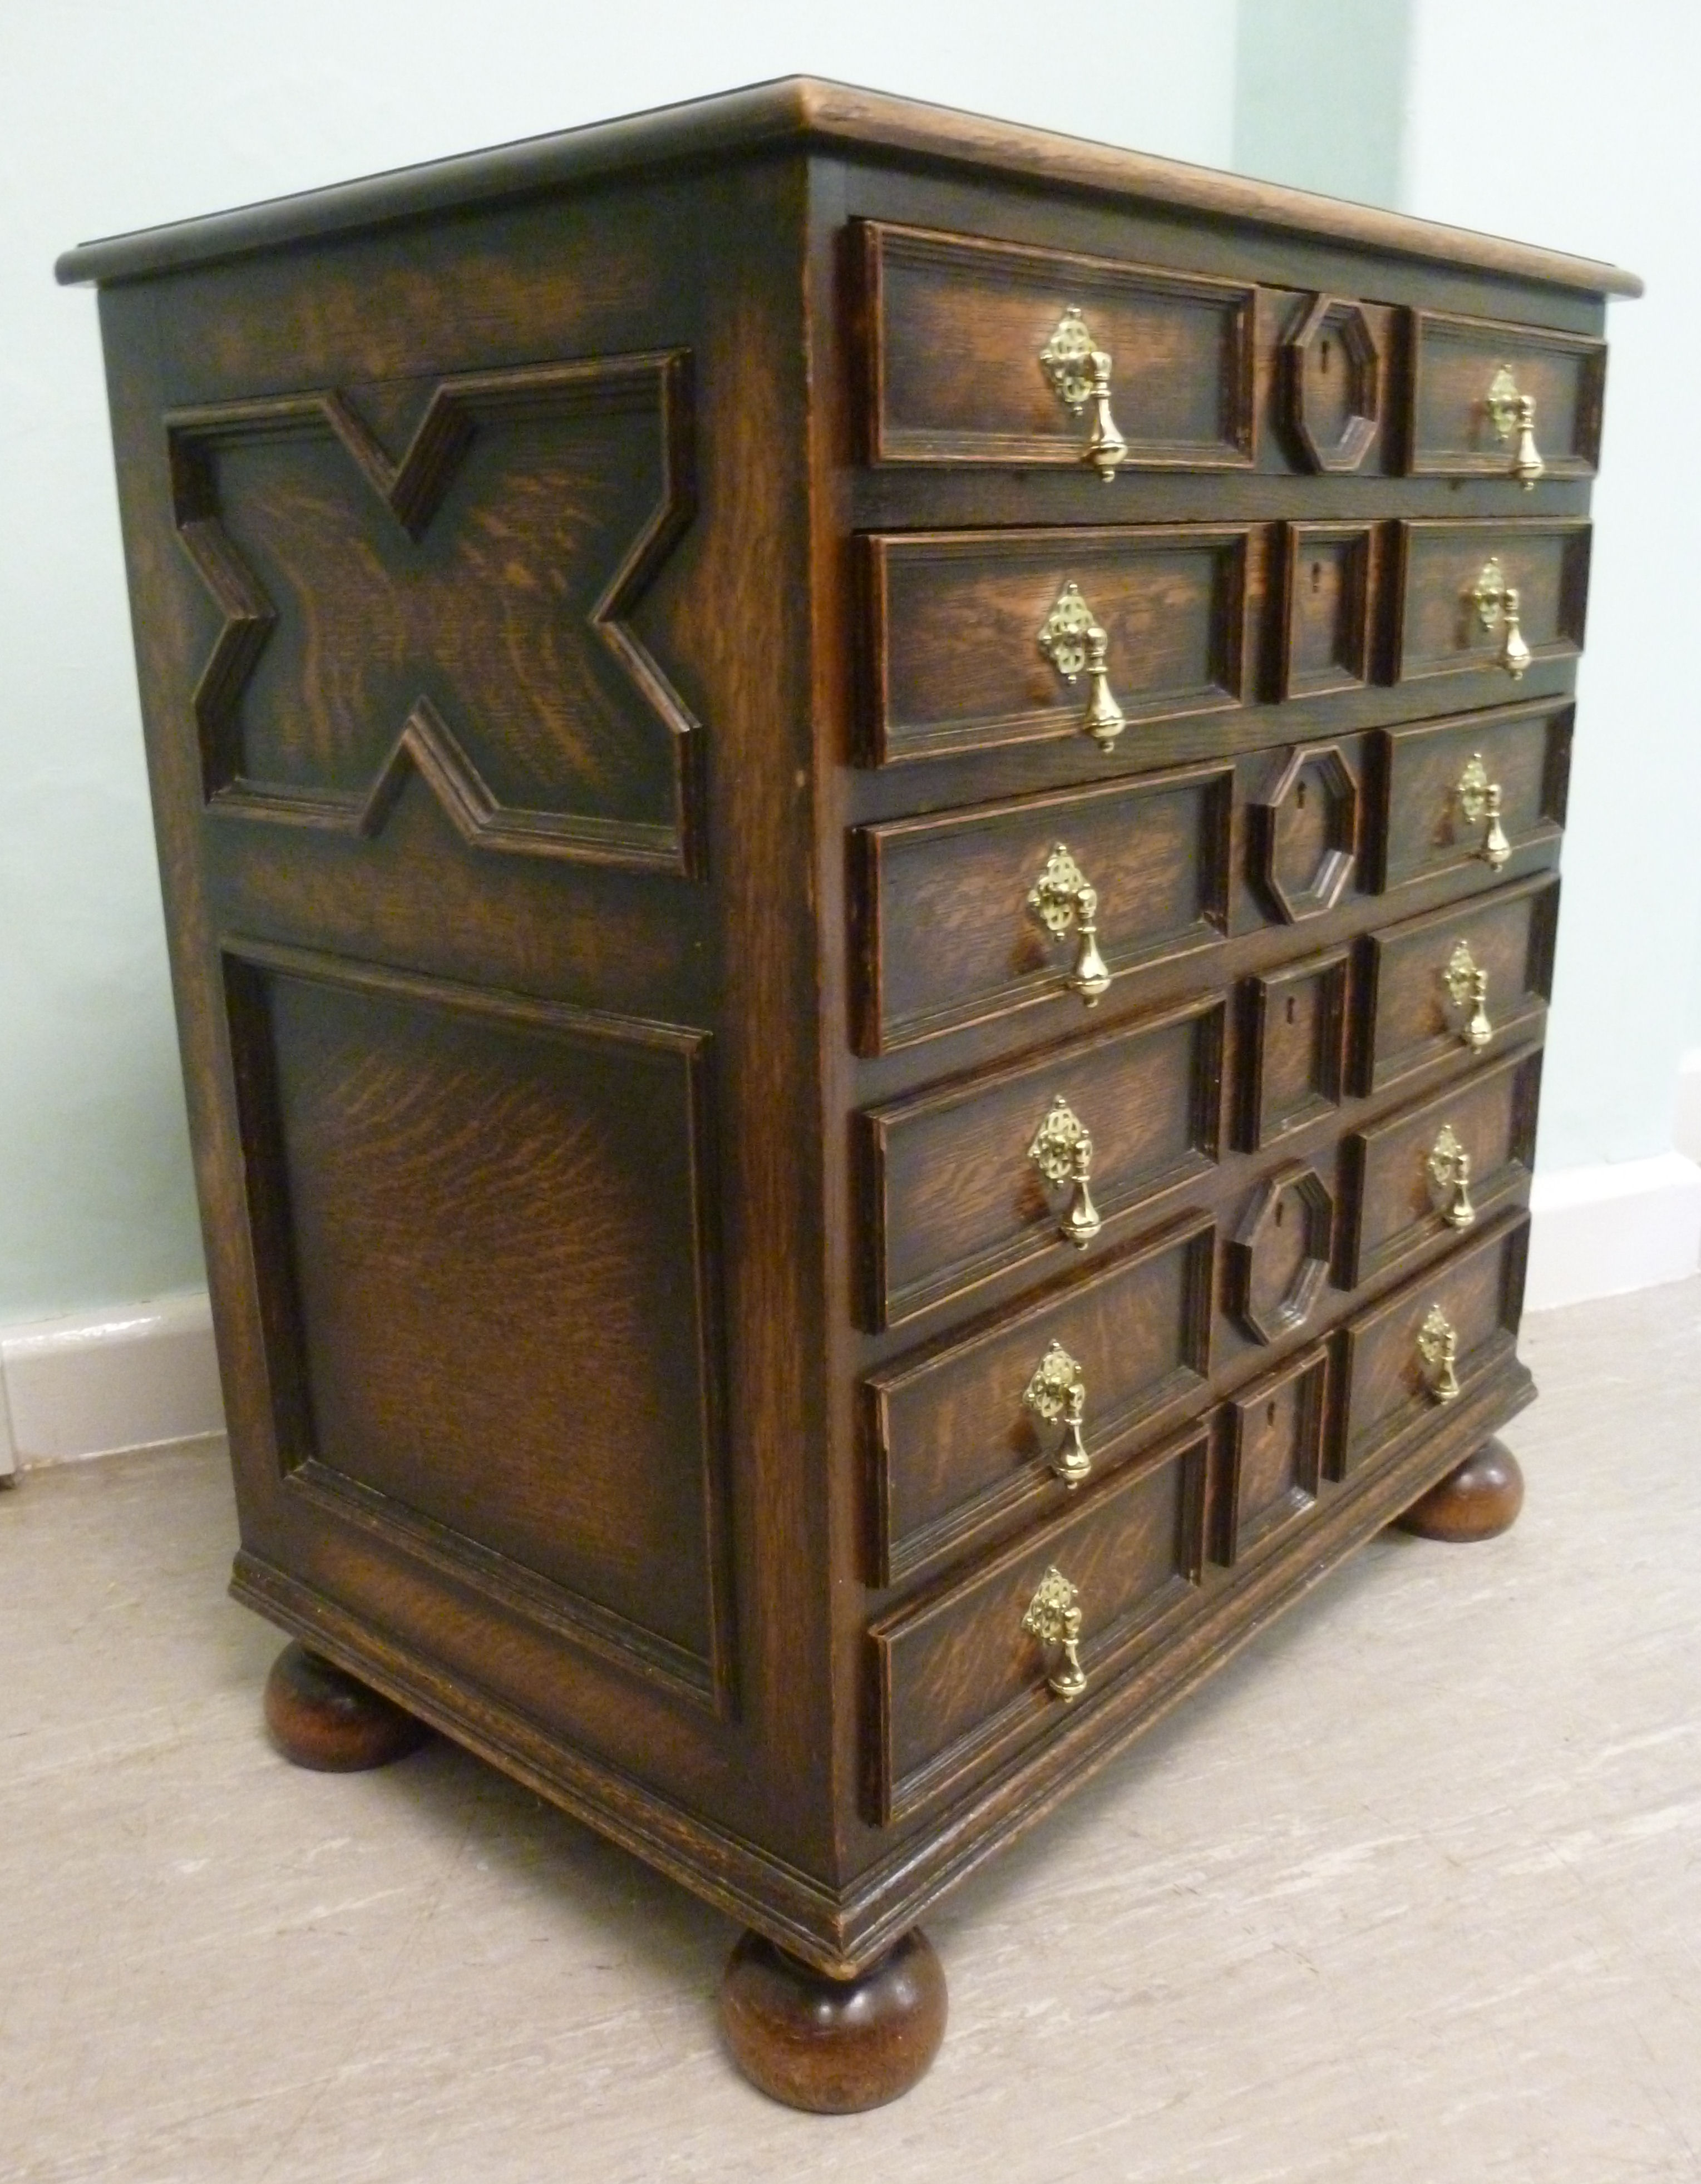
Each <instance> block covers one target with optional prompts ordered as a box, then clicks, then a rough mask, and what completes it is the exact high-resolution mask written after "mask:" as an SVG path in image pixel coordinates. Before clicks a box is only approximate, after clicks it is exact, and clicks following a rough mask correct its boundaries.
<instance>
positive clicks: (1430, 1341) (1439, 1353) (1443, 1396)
mask: <svg viewBox="0 0 1701 2184" xmlns="http://www.w3.org/2000/svg"><path fill="white" fill-rule="evenodd" d="M1418 1358H1419V1362H1420V1363H1421V1365H1422V1367H1423V1370H1424V1383H1425V1386H1426V1387H1427V1388H1428V1390H1429V1391H1430V1398H1431V1401H1433V1402H1437V1403H1450V1402H1452V1401H1453V1400H1454V1398H1455V1397H1456V1396H1458V1391H1459V1390H1458V1331H1457V1330H1456V1329H1455V1328H1454V1326H1453V1322H1452V1321H1451V1320H1450V1319H1449V1318H1447V1314H1446V1313H1445V1312H1443V1311H1442V1308H1441V1307H1440V1306H1439V1305H1438V1304H1432V1305H1431V1307H1430V1308H1429V1312H1428V1313H1427V1315H1426V1316H1425V1320H1424V1323H1423V1325H1422V1326H1421V1327H1420V1328H1419V1329H1418Z"/></svg>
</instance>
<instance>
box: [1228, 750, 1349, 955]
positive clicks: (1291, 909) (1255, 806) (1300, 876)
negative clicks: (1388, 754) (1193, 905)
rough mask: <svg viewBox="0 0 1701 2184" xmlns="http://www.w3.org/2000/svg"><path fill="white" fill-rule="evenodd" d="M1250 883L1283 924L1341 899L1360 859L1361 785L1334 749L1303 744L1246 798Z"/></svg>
mask: <svg viewBox="0 0 1701 2184" xmlns="http://www.w3.org/2000/svg"><path fill="white" fill-rule="evenodd" d="M1250 814H1251V818H1252V884H1253V885H1254V886H1255V887H1256V888H1257V889H1258V892H1259V894H1262V895H1263V898H1264V900H1265V902H1266V904H1267V905H1268V906H1269V909H1271V910H1272V911H1274V913H1275V915H1276V916H1277V917H1279V918H1280V919H1281V921H1282V922H1283V923H1284V924H1285V925H1297V924H1299V923H1300V922H1301V921H1302V919H1304V918H1308V917H1322V915H1323V913H1324V912H1325V911H1330V910H1333V909H1334V907H1335V905H1336V903H1337V902H1339V901H1340V900H1341V894H1342V893H1343V892H1344V890H1345V889H1346V886H1347V881H1348V880H1349V879H1351V878H1352V867H1353V865H1354V864H1355V862H1356V861H1357V844H1358V782H1357V781H1356V780H1355V778H1354V777H1353V773H1352V767H1351V766H1348V765H1347V760H1346V758H1345V757H1344V755H1342V753H1341V747H1340V745H1339V744H1299V745H1297V746H1296V748H1295V749H1292V750H1291V751H1289V752H1288V753H1287V754H1286V756H1285V757H1284V758H1282V759H1280V760H1279V761H1278V762H1277V766H1276V770H1275V772H1274V775H1273V776H1272V777H1271V778H1270V780H1269V783H1268V784H1267V786H1266V787H1265V788H1264V790H1263V794H1261V795H1258V796H1255V797H1253V798H1252V800H1251V805H1250Z"/></svg>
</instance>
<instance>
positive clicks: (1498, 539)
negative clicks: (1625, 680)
mask: <svg viewBox="0 0 1701 2184" xmlns="http://www.w3.org/2000/svg"><path fill="white" fill-rule="evenodd" d="M1399 539H1400V558H1399V565H1400V581H1399V600H1398V604H1399V631H1398V636H1397V639H1396V642H1395V648H1394V680H1395V681H1396V682H1413V681H1415V680H1417V679H1418V678H1419V677H1423V676H1426V675H1457V674H1461V673H1464V672H1468V671H1473V670H1475V671H1481V669H1483V668H1493V667H1494V666H1496V665H1497V662H1498V660H1499V655H1500V653H1501V649H1502V647H1503V643H1504V641H1505V634H1506V622H1505V617H1504V615H1503V611H1502V610H1500V609H1498V608H1497V606H1496V605H1495V604H1494V601H1493V599H1492V598H1491V597H1490V596H1489V594H1490V593H1492V592H1494V591H1496V590H1497V589H1500V588H1504V589H1508V590H1512V591H1515V592H1516V593H1517V594H1518V615H1519V627H1520V632H1521V634H1522V636H1523V639H1524V643H1525V645H1526V646H1527V647H1528V649H1529V653H1530V657H1531V660H1573V659H1575V658H1576V655H1578V653H1580V652H1581V650H1582V649H1583V614H1584V609H1585V606H1586V604H1587V599H1588V588H1589V526H1588V525H1587V523H1586V522H1584V521H1581V519H1577V520H1573V519H1570V518H1566V519H1563V520H1555V521H1548V522H1543V521H1539V520H1532V519H1526V520H1523V521H1518V520H1514V521H1506V522H1503V521H1469V522H1463V523H1434V522H1427V521H1425V522H1419V523H1402V524H1401V525H1400V526H1399Z"/></svg>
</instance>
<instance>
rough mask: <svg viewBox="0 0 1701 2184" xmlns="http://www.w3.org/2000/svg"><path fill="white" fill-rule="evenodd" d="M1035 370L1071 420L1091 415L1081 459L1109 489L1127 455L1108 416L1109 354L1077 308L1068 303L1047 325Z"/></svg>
mask: <svg viewBox="0 0 1701 2184" xmlns="http://www.w3.org/2000/svg"><path fill="white" fill-rule="evenodd" d="M1040 369H1041V370H1043V371H1044V373H1045V375H1046V378H1047V379H1048V380H1049V381H1050V382H1051V391H1052V393H1054V394H1055V395H1056V396H1057V399H1058V400H1059V401H1060V402H1061V403H1062V405H1063V407H1064V408H1065V409H1067V410H1068V412H1069V414H1070V415H1071V416H1073V417H1082V416H1085V415H1087V413H1088V412H1089V411H1090V412H1091V421H1090V423H1089V425H1088V426H1087V437H1086V444H1085V447H1083V448H1082V449H1081V460H1082V461H1083V462H1084V463H1090V464H1091V465H1092V466H1093V468H1094V469H1095V470H1096V471H1097V472H1098V474H1099V476H1101V478H1102V479H1103V480H1104V482H1105V483H1106V484H1107V485H1108V484H1109V483H1110V482H1111V480H1112V479H1113V477H1114V476H1116V473H1117V466H1118V464H1120V463H1121V462H1122V461H1123V460H1124V458H1125V457H1126V455H1127V454H1128V443H1127V441H1126V440H1124V437H1122V434H1121V433H1120V432H1118V430H1117V428H1116V420H1115V418H1114V417H1113V416H1112V415H1111V409H1110V375H1111V358H1110V352H1109V351H1108V350H1107V349H1102V348H1100V347H1099V346H1098V343H1096V341H1095V340H1094V339H1093V337H1092V334H1091V332H1090V330H1089V328H1088V326H1087V322H1086V320H1085V319H1084V318H1083V317H1082V316H1081V311H1080V306H1079V304H1070V305H1069V307H1068V309H1067V310H1066V311H1065V312H1064V314H1063V315H1062V318H1061V319H1059V320H1058V321H1057V325H1056V326H1053V327H1052V329H1051V339H1050V340H1049V341H1048V342H1047V343H1046V346H1045V347H1044V348H1042V349H1041V350H1040Z"/></svg>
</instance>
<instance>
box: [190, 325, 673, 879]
mask: <svg viewBox="0 0 1701 2184" xmlns="http://www.w3.org/2000/svg"><path fill="white" fill-rule="evenodd" d="M645 396H647V397H649V398H651V399H653V401H654V403H655V409H656V417H657V426H658V432H659V437H660V446H661V490H660V493H659V494H658V497H657V500H656V504H655V507H654V509H653V510H651V512H650V515H649V517H648V518H647V520H646V521H645V522H644V525H643V526H642V527H641V529H640V530H639V533H638V535H637V537H636V538H633V541H632V543H631V544H630V545H629V546H628V547H627V549H626V551H625V553H624V554H622V557H621V560H620V561H619V563H618V565H616V568H615V570H614V571H613V573H612V574H611V577H609V579H608V581H607V582H606V583H605V585H604V587H603V588H602V591H601V593H600V595H599V596H598V598H597V599H596V602H595V604H594V606H593V607H592V609H591V610H590V613H589V615H588V618H587V620H588V627H590V628H591V629H592V630H593V631H594V633H595V635H596V637H597V638H598V640H599V642H600V643H601V644H602V645H603V647H604V648H605V649H606V650H607V651H608V652H610V653H611V655H613V657H614V658H615V659H616V660H617V661H618V662H619V664H620V666H621V668H622V671H623V672H624V673H625V675H626V676H627V678H628V680H629V681H630V682H632V683H633V686H634V687H635V688H637V690H638V691H639V694H641V695H642V697H643V698H644V701H645V703H646V704H647V705H648V706H649V707H650V710H651V711H652V712H654V714H655V716H656V717H657V718H658V720H659V721H661V723H662V725H663V726H664V727H666V730H667V731H668V734H669V738H670V745H671V749H672V768H673V786H674V803H675V810H676V813H677V817H676V819H675V821H674V822H673V823H672V824H671V825H668V824H653V823H650V822H642V821H635V820H620V819H611V818H608V817H605V816H598V815H595V814H575V813H572V812H565V811H531V810H525V809H514V808H509V807H505V806H504V805H501V804H500V803H499V801H498V799H496V797H495V796H494V794H492V792H491V790H490V789H489V788H488V786H487V784H486V783H484V781H483V780H482V778H481V777H480V775H479V772H478V770H477V766H475V765H474V763H473V761H472V760H471V758H470V757H469V755H467V753H466V750H465V749H463V748H462V745H461V744H460V741H459V739H458V738H456V737H455V734H454V733H453V731H452V730H451V729H450V728H449V725H448V723H447V722H446V721H444V720H443V717H442V716H441V715H440V714H439V713H438V710H436V708H435V707H433V706H432V705H431V704H430V702H429V701H428V700H427V699H425V698H423V697H421V698H420V699H418V700H417V701H416V702H415V705H413V706H412V708H411V709H410V711H409V713H408V715H407V716H406V718H405V720H404V721H403V723H402V726H401V728H400V730H399V733H398V735H397V738H396V741H395V743H394V744H393V746H392V748H391V749H390V752H389V755H388V757H387V758H386V759H385V760H384V761H383V764H382V766H380V768H379V769H378V772H377V773H376V776H375V777H374V779H373V781H372V783H371V786H370V787H369V788H367V789H366V790H365V791H364V792H362V793H358V794H349V793H347V792H343V791H340V790H335V789H326V790H324V791H322V792H315V791H312V790H304V789H301V788H294V787H286V786H284V785H282V784H281V783H268V782H265V781H257V780H254V779H251V778H249V777H247V776H245V775H244V773H243V770H242V747H241V715H240V707H241V699H242V695H243V688H244V687H245V685H246V683H247V682H248V677H249V676H250V675H251V674H252V672H253V671H254V667H255V666H256V664H257V663H258V661H259V657H260V655H261V653H262V652H263V651H264V649H265V645H266V643H267V640H268V639H269V638H270V635H271V632H272V630H273V629H274V627H276V621H277V611H276V607H275V605H274V604H273V603H272V601H271V600H270V599H269V598H268V597H267V595H266V593H265V588H264V586H263V585H262V584H261V582H260V581H259V577H257V576H256V575H255V573H254V571H253V570H252V569H251V568H249V567H248V564H247V562H246V561H245V560H243V555H242V554H241V553H240V552H239V550H238V549H237V546H236V545H235V543H233V541H232V540H231V537H230V535H229V533H228V532H226V529H225V527H224V525H223V523H222V521H220V513H219V505H218V489H217V480H216V476H215V470H214V466H213V464H212V463H211V461H210V460H209V455H210V453H211V451H212V450H213V449H215V448H216V447H218V446H219V445H220V443H235V442H240V441H242V440H244V439H248V438H252V437H278V436H294V435H302V434H305V435H328V436H329V437H331V438H332V439H334V440H335V441H336V442H337V443H338V445H340V446H341V447H342V448H343V451H344V452H345V454H347V455H348V457H349V460H350V462H351V464H352V465H353V466H354V469H355V471H357V472H358V473H359V475H360V476H361V477H362V478H363V479H364V480H365V483H366V484H367V486H368V487H370V488H371V491H372V493H374V495H375V496H376V499H378V500H379V501H380V502H381V503H382V504H383V506H384V507H385V508H387V509H388V510H389V512H390V514H391V515H393V517H394V519H395V521H396V524H397V526H398V527H399V530H400V531H401V532H402V533H403V535H404V537H405V538H407V539H408V540H409V541H410V542H411V543H418V541H419V540H420V539H421V538H422V537H423V536H424V534H425V532H427V529H428V527H429V526H430V524H431V521H432V517H433V516H434V515H435V514H436V513H437V510H438V507H439V506H440V504H441V503H442V500H443V495H444V493H446V492H447V491H448V488H449V484H450V483H451V482H452V480H453V479H454V476H455V472H456V471H457V470H458V469H459V467H460V463H461V460H462V458H463V456H464V455H465V454H466V451H467V448H469V447H470V445H471V442H472V439H473V437H474V434H475V432H477V426H478V423H479V421H480V420H481V419H482V418H484V417H488V416H500V415H511V414H513V413H515V412H516V411H524V410H527V409H549V408H552V407H556V406H571V405H594V404H597V403H598V402H600V401H616V402H619V401H624V402H626V403H628V404H629V403H631V402H632V401H633V400H634V399H635V398H640V397H645ZM165 431H166V442H167V449H168V455H169V460H170V476H171V490H172V501H173V508H174V512H175V515H176V526H177V532H178V536H179V538H181V542H182V544H183V548H184V550H185V552H186V553H187V555H188V558H189V560H190V562H191V564H192V566H193V567H194V569H195V571H196V573H197V575H198V577H200V579H201V581H202V582H203V583H204V585H205V586H206V588H207V590H208V591H209V593H210V594H211V596H212V598H213V600H214V602H215V605H216V606H217V607H218V609H219V611H220V614H221V615H222V616H223V617H224V624H223V627H222V628H221V629H220V632H219V635H218V637H217V638H215V642H214V644H213V648H212V650H211V652H210V653H209V655H208V658H207V660H206V663H205V665H204V667H203V669H202V671H201V674H200V677H199V678H198V681H197V682H196V684H195V688H194V690H193V693H192V697H191V699H190V704H191V708H192V711H193V714H194V718H195V722H196V727H197V730H198V736H199V741H200V749H201V767H202V780H203V793H204V796H205V799H206V801H207V804H208V806H209V809H210V810H211V811H215V812H219V813H222V814H226V815H230V816H239V817H243V818H247V819H259V820H270V821H276V822H282V823H284V824H287V825H295V826H306V827H326V828H330V829H332V830H334V831H336V832H338V833H351V834H354V835H356V836H358V837H361V838H367V837H371V836H372V835H374V834H376V833H378V832H380V831H381V830H382V827H383V824H384V822H385V820H386V819H387V818H388V816H389V812H390V811H391V809H392V807H393V804H394V802H395V799H396V796H397V794H399V790H400V788H401V787H402V784H403V783H404V779H405V777H406V775H407V773H408V772H409V771H410V770H412V771H415V772H417V773H418V774H419V776H420V777H421V780H423V781H424V782H425V783H426V784H427V787H428V788H430V789H431V790H432V794H434V795H435V796H436V797H437V799H438V802H439V803H440V804H441V805H442V806H443V810H444V811H445V812H446V813H447V815H448V816H449V819H450V821H451V822H453V824H454V826H455V829H456V831H457V832H458V833H460V836H461V838H462V839H463V840H464V841H466V843H468V844H469V845H471V846H472V847H474V848H477V849H484V850H495V851H499V852H506V853H510V854H517V855H529V856H544V857H562V858H568V859H572V860H575V861H586V862H590V863H600V864H615V865H630V866H638V867H639V868H641V869H655V868H660V869H662V870H666V871H671V872H695V871H696V870H697V869H699V867H700V861H701V840H700V835H701V815H700V811H698V809H697V806H698V804H699V802H700V797H699V795H698V794H697V789H696V783H697V772H698V766H699V763H700V761H699V759H698V755H697V751H696V748H695V746H696V744H698V743H699V742H700V738H701V734H702V731H701V728H700V726H699V724H698V722H697V721H695V720H694V717H693V716H692V715H691V713H690V711H689V708H688V707H687V706H686V705H685V703H684V701H683V699H681V698H680V696H679V695H678V692H677V691H676V690H675V689H674V688H673V687H672V684H671V683H670V682H668V680H667V678H666V676H665V675H664V674H663V673H662V671H661V668H660V667H659V666H657V664H656V662H655V660H654V659H653V658H652V657H651V656H650V653H649V651H648V650H647V649H645V647H644V644H643V643H641V642H640V641H639V638H638V637H637V636H636V634H635V633H634V632H633V629H632V628H631V627H630V625H629V622H628V621H627V617H628V616H630V615H631V613H632V611H633V609H634V608H635V607H636V605H637V604H638V602H639V600H640V599H642V597H643V596H644V593H645V591H646V590H647V589H648V588H649V586H650V582H651V580H652V579H653V578H654V577H655V574H656V571H658V570H659V569H660V567H661V564H662V563H663V562H664V561H665V560H666V558H667V555H668V554H669V553H670V552H671V551H672V548H673V546H674V544H675V543H676V542H677V541H678V538H680V536H681V535H682V533H683V532H684V531H685V530H686V529H687V528H688V527H689V524H690V522H691V521H692V518H693V516H694V513H695V509H696V486H695V462H694V421H693V402H692V381H691V359H690V357H689V353H688V352H686V351H684V350H678V349H675V350H666V351H658V352H655V353H654V354H643V355H633V356H624V357H612V358H597V359H588V360H586V361H582V362H576V363H569V364H555V365H528V366H525V367H521V368H520V369H517V370H505V371H482V372H466V373H462V374H460V375H458V376H455V377H452V378H447V379H443V380H442V381H440V382H438V385H437V386H436V387H434V388H433V389H432V393H431V395H430V397H429V398H428V400H427V404H426V409H425V412H424V415H422V417H421V420H420V422H419V424H418V426H416V427H415V432H414V434H413V437H412V438H411V439H410V442H409V443H408V445H407V448H405V450H404V453H403V454H402V456H401V458H400V460H396V461H393V460H391V458H390V456H389V455H388V454H387V453H386V451H385V450H384V448H382V446H381V445H380V443H378V441H377V440H376V438H375V437H374V436H373V435H372V433H371V432H370V431H369V430H368V429H367V427H366V426H365V424H364V423H363V421H361V420H360V418H359V417H358V416H357V415H355V414H354V411H353V410H352V409H350V407H349V404H348V403H347V402H346V401H345V400H344V399H343V397H342V395H341V394H340V393H337V390H336V389H335V388H321V389H316V390H315V391H313V392H310V393H303V394H297V395H282V396H277V397H273V398H265V399H261V400H257V401H246V402H228V403H220V404H212V405H209V406H207V407H203V408H198V409H176V410H172V411H170V412H169V413H168V414H167V415H166V418H165Z"/></svg>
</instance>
